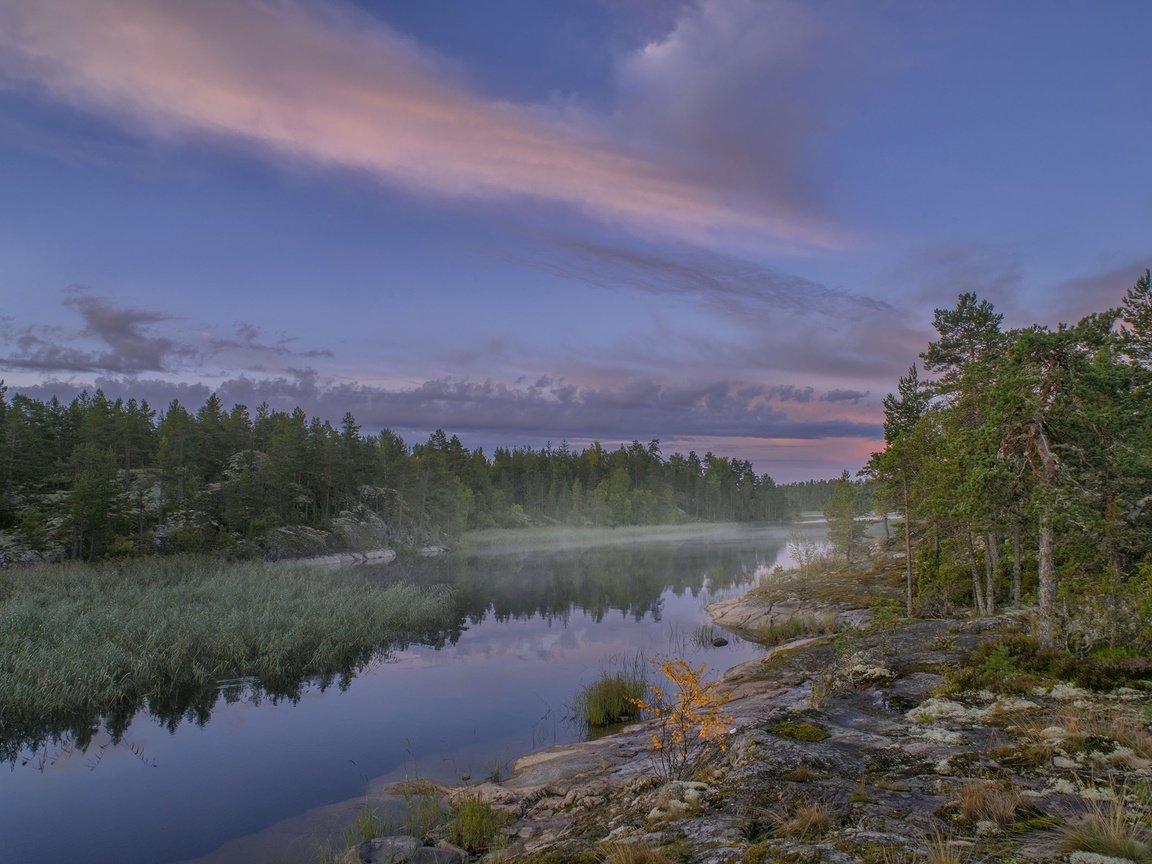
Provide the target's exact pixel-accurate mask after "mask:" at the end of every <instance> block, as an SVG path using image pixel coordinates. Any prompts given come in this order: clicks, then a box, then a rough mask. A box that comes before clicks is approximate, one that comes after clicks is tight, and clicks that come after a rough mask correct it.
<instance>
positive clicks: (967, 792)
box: [956, 782, 1024, 825]
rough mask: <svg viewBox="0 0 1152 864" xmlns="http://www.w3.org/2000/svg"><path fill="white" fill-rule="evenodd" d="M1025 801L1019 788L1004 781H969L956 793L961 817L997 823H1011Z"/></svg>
mask: <svg viewBox="0 0 1152 864" xmlns="http://www.w3.org/2000/svg"><path fill="white" fill-rule="evenodd" d="M1023 801H1024V799H1023V797H1022V796H1021V795H1020V790H1019V789H1016V788H1015V787H1012V786H1008V785H1005V784H1003V783H980V782H975V783H967V784H965V785H964V786H962V787H961V788H960V791H959V792H958V793H957V795H956V803H957V805H958V806H959V809H960V818H961V819H964V820H965V821H967V822H995V823H996V824H997V825H1008V824H1009V823H1011V822H1012V821H1013V820H1014V819H1015V817H1016V811H1017V810H1019V809H1020V805H1021V804H1022V803H1023Z"/></svg>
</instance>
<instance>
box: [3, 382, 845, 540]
mask: <svg viewBox="0 0 1152 864" xmlns="http://www.w3.org/2000/svg"><path fill="white" fill-rule="evenodd" d="M834 487H835V483H834V482H833V481H830V480H825V481H819V480H818V481H809V482H805V483H797V484H790V485H779V486H778V485H777V484H775V483H774V482H773V481H772V478H771V477H769V476H768V475H766V474H763V475H758V474H757V473H756V472H755V471H754V470H753V467H752V465H751V463H750V462H747V461H743V460H739V459H729V458H724V457H721V456H717V455H715V454H713V453H705V454H704V456H703V457H700V456H698V455H697V454H696V453H695V452H690V453H688V455H687V456H684V455H681V454H679V453H674V454H672V455H670V456H667V457H665V456H664V454H663V453H662V452H661V449H660V442H659V441H657V440H653V441H650V442H649V443H648V444H646V445H645V444H641V443H640V442H638V441H633V442H632V443H631V445H630V446H623V445H621V446H620V447H619V448H618V449H616V450H607V449H605V448H604V447H602V446H601V445H600V444H599V443H598V442H594V443H593V444H592V445H591V446H589V447H585V448H583V449H580V450H575V449H572V448H570V447H569V446H568V445H567V444H566V443H561V444H560V445H559V446H551V445H549V446H545V447H543V448H541V449H539V450H534V449H531V448H511V449H509V448H497V449H496V450H495V451H494V452H493V454H492V456H491V458H489V457H488V456H487V455H486V454H485V453H484V452H483V451H482V450H480V449H476V450H469V449H468V448H466V447H465V446H464V445H463V444H462V443H461V442H460V439H459V438H458V437H457V436H456V435H452V436H449V435H447V434H446V433H445V432H444V431H442V430H437V431H435V432H434V433H433V434H432V435H431V436H430V437H429V438H428V440H427V441H426V442H424V443H422V444H413V445H411V446H410V445H408V444H407V443H405V441H404V440H403V439H402V438H400V437H399V436H398V435H396V434H395V433H393V432H391V431H389V430H387V429H385V430H383V431H381V432H380V433H379V434H378V435H371V434H364V433H363V432H362V430H361V427H360V426H359V425H358V424H357V422H356V419H355V418H354V417H353V416H352V414H351V413H346V414H345V415H344V417H343V419H342V421H341V423H340V426H339V428H337V427H335V426H333V425H332V423H331V422H330V421H327V420H322V419H320V418H317V417H312V418H309V417H307V415H306V414H305V413H304V411H303V410H301V409H300V408H297V409H296V410H294V411H292V412H291V413H287V412H283V411H273V410H269V408H268V406H267V405H260V406H259V407H258V408H257V409H256V413H255V416H252V415H251V414H250V412H249V409H248V408H247V407H246V406H244V405H234V406H232V408H231V409H226V408H225V407H224V406H223V405H222V404H221V402H220V400H219V398H218V397H217V396H216V395H215V394H213V395H212V396H210V397H209V398H208V400H207V401H206V402H205V403H204V404H203V405H202V406H200V407H199V408H198V409H196V410H195V412H191V411H189V410H188V409H187V408H185V407H184V406H183V405H181V404H179V403H178V402H173V403H172V404H171V405H169V406H168V407H167V409H166V410H164V411H163V412H160V413H157V412H156V411H155V410H154V409H153V408H151V407H150V406H149V405H148V403H147V402H146V401H137V400H135V399H128V400H127V401H124V400H123V399H116V400H114V401H113V400H110V399H108V398H107V397H106V396H105V395H104V394H103V393H102V392H101V391H99V390H98V391H96V393H95V394H93V395H89V394H88V393H87V392H85V393H81V394H80V395H79V396H77V397H76V398H74V399H72V401H70V402H68V403H63V402H61V401H60V400H58V399H57V398H53V399H52V400H50V401H47V402H43V401H39V400H36V399H32V398H29V397H27V396H24V395H21V394H13V395H11V396H10V397H9V395H8V393H7V390H6V389H5V388H4V385H3V382H0V529H5V530H7V531H10V532H13V533H14V534H15V535H16V536H17V537H18V538H19V539H20V541H21V542H23V543H24V544H26V546H28V547H29V548H31V549H34V550H37V551H39V552H42V553H48V557H52V558H61V557H63V558H71V559H85V560H95V559H100V558H104V557H116V556H124V555H131V554H137V553H149V552H178V551H205V550H218V551H223V552H226V553H231V554H238V555H239V554H243V555H245V556H253V555H266V554H270V550H269V548H268V542H267V541H268V539H269V537H270V536H272V535H273V533H274V532H276V531H277V529H280V528H287V527H292V526H308V527H313V528H324V527H326V526H328V525H329V524H330V523H331V521H332V520H333V519H337V518H343V519H346V520H347V519H351V520H370V521H371V522H373V523H374V524H376V525H380V526H383V530H384V532H385V534H386V536H384V537H382V538H379V539H382V540H384V541H386V542H387V543H390V544H393V545H397V546H401V547H403V546H419V545H423V544H431V543H440V542H443V541H445V540H446V539H447V538H451V537H453V536H456V535H458V534H459V533H461V532H463V531H465V530H469V529H480V528H492V527H519V526H524V525H557V524H564V525H598V526H615V525H641V524H657V523H669V522H686V521H777V520H780V519H783V518H785V517H787V516H788V515H789V514H792V513H796V512H800V511H804V510H819V509H820V508H821V507H822V506H823V505H824V503H825V501H826V500H827V499H828V498H829V497H830V495H831V494H832V491H833V489H834Z"/></svg>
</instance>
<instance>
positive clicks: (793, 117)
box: [620, 0, 890, 213]
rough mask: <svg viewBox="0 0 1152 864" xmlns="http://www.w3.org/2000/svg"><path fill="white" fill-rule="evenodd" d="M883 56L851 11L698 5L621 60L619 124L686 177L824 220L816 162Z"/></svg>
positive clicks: (757, 1)
mask: <svg viewBox="0 0 1152 864" xmlns="http://www.w3.org/2000/svg"><path fill="white" fill-rule="evenodd" d="M884 48H885V46H884V45H883V44H882V42H881V37H880V34H879V33H878V32H877V31H876V28H875V27H874V26H873V25H872V23H871V22H870V21H869V20H868V19H867V18H866V17H865V16H861V15H859V14H858V12H857V11H856V10H854V9H853V8H852V7H851V6H849V5H846V4H842V3H841V4H836V5H835V6H832V7H830V6H827V5H823V6H822V5H820V4H815V3H797V2H789V0H701V2H698V3H695V4H693V5H692V6H689V7H687V8H686V9H685V10H684V11H683V13H682V14H681V16H680V17H679V19H678V20H677V22H676V24H675V26H674V27H673V28H672V29H671V30H670V31H669V32H668V33H667V34H666V35H665V36H663V37H662V38H659V39H656V40H654V41H652V42H650V43H649V44H648V45H646V46H644V48H643V50H641V51H638V52H636V53H634V54H632V55H630V56H628V57H627V58H626V59H625V61H624V63H623V64H622V68H621V76H620V81H621V83H620V87H621V93H622V97H621V102H622V106H621V109H620V117H621V119H622V122H623V123H624V124H625V126H626V128H627V129H628V130H629V132H630V134H631V135H632V136H633V137H635V138H637V139H639V140H642V141H643V142H645V144H646V145H647V146H650V147H653V148H655V149H657V150H659V152H661V154H662V156H663V158H665V159H667V160H668V161H670V162H672V163H674V164H677V165H679V166H681V168H682V170H683V171H684V172H685V173H686V174H687V175H688V176H691V177H693V178H695V179H697V180H699V181H701V182H705V183H708V184H709V185H715V186H719V187H721V188H726V189H742V190H744V191H745V192H746V193H752V194H754V195H757V196H769V197H770V198H771V200H773V201H776V202H779V203H781V204H783V205H784V206H786V207H788V208H790V209H793V210H796V211H799V212H809V213H811V212H817V211H819V210H820V209H822V207H823V201H822V198H823V194H822V192H821V190H820V188H819V186H818V185H817V184H816V183H815V182H814V181H813V175H814V174H815V166H813V165H812V164H810V160H811V154H812V153H813V152H814V151H815V150H817V149H818V145H819V143H820V141H821V139H822V138H823V137H825V136H828V135H830V134H833V133H834V131H835V121H836V117H837V116H838V114H839V113H841V112H840V110H839V109H838V107H837V106H844V107H847V104H848V103H850V102H851V101H852V100H853V97H854V96H856V95H857V94H858V93H859V92H860V89H861V87H862V86H863V85H865V84H866V83H868V82H870V81H871V80H872V79H873V78H874V77H875V75H876V74H878V73H881V72H882V71H883V69H884V66H885V64H886V63H887V62H889V61H888V60H885V59H884V58H886V57H890V54H889V53H888V52H886V51H885V50H884ZM844 113H846V112H844Z"/></svg>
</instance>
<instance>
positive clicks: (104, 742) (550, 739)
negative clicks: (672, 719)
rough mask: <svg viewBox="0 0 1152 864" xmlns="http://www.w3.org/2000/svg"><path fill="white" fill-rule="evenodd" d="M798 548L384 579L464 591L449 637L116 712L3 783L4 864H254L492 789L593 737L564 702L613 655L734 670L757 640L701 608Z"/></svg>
mask: <svg viewBox="0 0 1152 864" xmlns="http://www.w3.org/2000/svg"><path fill="white" fill-rule="evenodd" d="M787 534H788V531H787V529H780V528H777V529H762V530H758V531H742V532H738V533H737V534H734V535H720V536H705V537H697V538H696V539H687V538H682V537H673V538H663V539H661V540H659V541H658V542H647V541H644V542H641V541H638V540H635V539H633V540H632V541H631V542H629V543H627V544H615V545H593V541H595V540H596V538H594V537H593V538H589V541H588V542H587V543H585V544H581V543H575V544H572V545H571V546H570V547H569V548H565V549H563V550H556V549H554V548H553V549H541V548H536V549H529V550H518V551H516V550H512V551H510V550H503V551H501V550H491V549H489V550H481V551H478V552H476V553H470V554H452V555H448V556H445V557H443V558H439V559H428V560H425V559H419V560H415V561H411V562H407V563H401V564H400V566H395V565H394V566H392V567H386V568H381V569H379V570H377V571H374V572H373V573H372V574H371V577H372V578H374V579H378V580H381V581H399V580H406V581H417V582H420V583H422V584H427V585H445V586H449V587H450V588H451V589H452V601H451V608H450V614H449V620H448V623H447V624H446V626H445V627H444V628H443V630H441V631H440V632H438V633H435V634H419V635H420V636H421V638H422V639H423V640H424V641H425V644H420V643H419V642H418V641H416V640H413V642H412V643H411V644H409V645H408V646H407V647H404V648H402V649H397V650H393V651H390V652H388V651H379V650H378V651H374V652H373V653H371V655H365V656H361V657H357V658H353V661H352V662H351V663H350V665H349V667H348V668H347V669H346V670H343V671H341V672H340V673H338V674H334V675H333V676H331V677H326V678H322V679H315V678H308V679H304V680H299V681H287V680H286V681H283V682H277V683H278V685H279V686H278V687H277V689H275V690H271V689H269V688H268V687H267V686H266V682H260V681H255V680H250V679H242V680H236V681H229V682H223V683H222V684H221V685H220V687H219V688H218V689H215V690H213V691H211V692H209V693H203V692H201V693H196V694H188V696H189V699H188V700H187V701H186V702H183V703H181V702H179V701H178V700H175V699H173V701H171V702H167V703H160V702H157V704H156V706H155V707H156V709H157V711H156V712H155V713H153V706H152V705H151V704H148V705H145V706H143V707H142V710H141V711H140V712H139V713H137V714H136V716H135V717H134V718H128V720H130V723H129V722H125V721H123V720H122V719H121V718H117V719H116V722H115V723H113V724H111V725H110V726H106V725H101V726H97V727H96V728H95V729H93V730H89V732H90V734H89V736H88V738H87V739H86V740H84V741H83V742H79V741H72V742H67V743H65V744H64V745H59V746H58V747H57V748H55V749H52V748H50V750H47V751H46V750H42V751H41V753H40V755H41V756H42V757H44V758H43V759H42V761H41V763H40V764H38V765H37V764H30V765H27V766H20V765H19V764H15V765H13V768H12V770H11V771H9V772H0V800H4V801H5V802H6V803H5V806H4V807H3V808H0V836H3V837H5V838H6V844H0V864H8V862H9V861H11V862H21V864H41V862H43V864H47V862H49V861H55V860H61V859H66V858H68V857H71V856H74V855H75V853H76V852H77V851H78V850H80V849H84V850H85V851H86V854H87V855H88V857H90V858H92V859H93V860H115V861H118V862H121V864H157V862H165V861H175V860H185V859H192V858H197V856H204V855H207V854H208V853H210V852H211V850H213V849H216V848H217V847H220V850H221V851H219V852H217V853H213V854H212V855H211V856H210V857H208V858H205V859H204V861H205V862H207V861H211V862H213V864H226V862H227V864H232V862H233V861H236V862H238V861H240V860H246V859H242V858H235V857H233V858H230V857H229V855H230V854H231V853H230V852H229V851H228V849H229V848H230V847H228V846H227V842H228V841H229V840H231V839H233V838H238V837H240V836H242V835H248V834H252V833H254V832H256V831H258V830H260V829H261V828H264V827H266V826H268V825H271V824H272V823H275V822H277V821H279V820H281V819H284V818H286V817H288V816H292V815H294V814H299V813H302V812H304V811H306V810H309V809H310V808H314V807H319V806H321V805H324V804H327V803H330V802H333V801H339V800H342V799H346V798H354V797H356V796H357V795H359V794H362V792H363V790H364V786H365V783H366V782H367V781H368V780H370V779H371V778H375V777H382V776H387V775H396V774H397V773H398V772H399V773H407V772H409V771H412V772H414V773H418V774H420V775H421V776H426V777H431V778H433V779H443V780H454V779H458V778H459V777H460V775H462V774H470V775H471V776H473V777H474V778H480V777H483V776H485V775H486V774H487V773H488V772H489V771H491V770H493V769H494V768H495V767H497V766H500V765H506V764H507V762H508V761H509V760H511V759H514V758H516V757H517V756H519V755H521V754H523V753H525V752H527V751H529V750H532V749H536V748H539V747H541V746H546V745H549V744H552V743H562V742H565V741H572V740H577V739H578V738H579V737H580V736H581V735H582V734H583V733H582V730H580V729H578V728H575V727H574V726H573V724H570V723H566V722H565V719H564V717H565V714H566V708H567V705H568V703H569V702H570V700H571V699H572V696H573V694H574V692H575V690H576V689H577V687H578V686H579V685H580V684H581V683H584V682H587V681H590V680H592V679H594V678H595V677H596V676H597V675H598V674H599V673H600V671H602V670H603V669H604V668H606V666H607V665H608V664H610V663H611V662H613V659H614V658H623V659H626V660H627V659H631V658H632V657H634V656H637V655H638V654H639V655H641V656H645V657H650V656H651V655H653V654H656V653H661V654H665V655H669V654H686V655H687V658H688V659H690V660H692V661H693V662H697V663H698V662H700V661H701V660H706V661H707V662H708V663H709V664H710V665H712V666H713V667H714V668H715V669H717V670H720V669H724V668H727V667H728V666H731V665H733V664H735V663H738V662H741V661H742V660H744V659H747V658H748V657H750V656H753V654H754V653H755V651H756V650H757V649H756V648H755V646H750V645H746V644H742V643H739V642H738V641H737V640H733V642H732V644H730V645H728V646H726V647H723V648H710V647H708V648H706V647H704V646H701V645H697V644H695V643H694V642H693V639H692V638H691V634H693V632H694V630H695V628H696V627H697V626H699V625H700V624H703V623H705V622H706V621H707V616H706V615H705V613H704V612H703V611H702V606H703V604H704V603H705V602H707V601H710V600H712V599H718V598H720V597H723V596H724V595H726V594H731V593H735V592H738V591H741V590H743V589H744V588H745V587H746V586H747V585H748V584H749V583H750V582H751V581H752V579H753V577H754V574H755V573H756V572H757V569H758V568H760V569H766V568H768V567H770V566H771V565H772V564H773V563H774V562H775V561H776V560H777V558H778V557H779V556H780V555H782V554H783V552H784V546H785V544H786V542H787ZM173 733H174V734H173ZM117 742H119V744H118V743H117ZM32 768H40V769H41V770H40V771H34V770H31V769H32ZM61 813H66V814H68V816H67V818H65V819H60V818H59V814H61ZM53 814H56V815H55V816H54V815H53ZM5 846H6V847H7V848H4V847H5ZM309 849H310V847H309ZM198 860H199V859H198ZM248 860H250V859H248ZM277 860H279V859H277Z"/></svg>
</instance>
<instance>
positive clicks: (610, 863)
mask: <svg viewBox="0 0 1152 864" xmlns="http://www.w3.org/2000/svg"><path fill="white" fill-rule="evenodd" d="M604 851H605V856H604V864H671V859H670V858H669V857H668V855H667V854H666V853H665V852H664V850H663V849H658V848H655V847H652V846H649V845H648V844H647V843H644V842H643V841H638V842H634V843H608V844H606V845H605V847H604Z"/></svg>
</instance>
